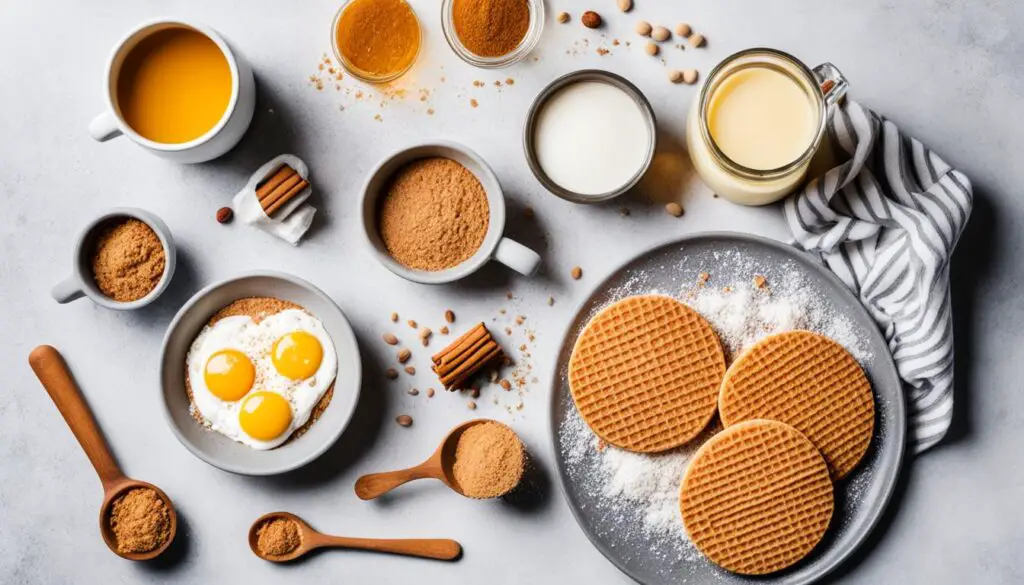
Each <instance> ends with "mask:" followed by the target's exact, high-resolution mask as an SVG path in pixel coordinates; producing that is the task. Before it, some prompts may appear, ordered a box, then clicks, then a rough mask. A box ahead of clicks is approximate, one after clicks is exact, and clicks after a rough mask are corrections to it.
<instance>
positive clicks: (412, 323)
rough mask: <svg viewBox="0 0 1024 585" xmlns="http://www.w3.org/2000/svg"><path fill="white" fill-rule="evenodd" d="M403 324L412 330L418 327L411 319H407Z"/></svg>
mask: <svg viewBox="0 0 1024 585" xmlns="http://www.w3.org/2000/svg"><path fill="white" fill-rule="evenodd" d="M405 324H406V325H408V326H409V327H411V328H413V329H415V328H417V327H419V325H417V324H416V321H413V320H412V319H409V320H408V321H406V322H405Z"/></svg>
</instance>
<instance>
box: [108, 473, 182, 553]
mask: <svg viewBox="0 0 1024 585" xmlns="http://www.w3.org/2000/svg"><path fill="white" fill-rule="evenodd" d="M122 480H123V481H120V482H117V483H116V484H114V485H111V486H109V487H108V486H104V488H103V489H104V493H103V504H102V505H101V506H100V535H102V536H103V542H105V543H107V547H108V548H109V549H110V550H112V551H113V552H114V554H116V555H117V556H119V557H121V558H124V559H128V560H130V561H148V560H150V559H154V558H156V557H158V556H160V555H161V554H163V552H164V551H165V550H167V547H169V546H171V542H172V541H173V540H174V535H175V534H176V533H177V532H178V513H177V512H175V511H174V506H173V505H172V504H171V499H170V498H168V497H167V494H165V493H164V491H163V490H162V489H160V488H158V487H156V486H155V485H153V484H151V483H149V482H145V481H139V480H137V479H131V478H128V477H125V478H122ZM139 488H148V489H151V490H153V491H154V492H156V495H157V496H158V497H159V498H160V499H161V500H162V501H163V503H164V506H165V507H166V508H167V517H168V521H169V523H170V526H168V537H167V540H166V541H164V543H163V544H162V545H160V546H158V547H156V548H155V549H153V550H150V551H146V552H139V553H132V552H126V553H122V552H118V550H117V538H116V537H115V536H114V530H113V528H111V526H110V514H111V513H112V512H113V508H114V502H115V501H116V500H117V498H118V497H120V496H121V495H122V494H126V493H128V492H129V491H130V490H133V489H139Z"/></svg>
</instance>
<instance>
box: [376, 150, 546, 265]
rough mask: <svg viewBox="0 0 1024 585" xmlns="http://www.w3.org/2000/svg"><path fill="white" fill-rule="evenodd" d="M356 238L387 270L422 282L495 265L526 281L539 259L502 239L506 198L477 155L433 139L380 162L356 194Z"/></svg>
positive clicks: (534, 253) (532, 253)
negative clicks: (359, 226) (359, 227)
mask: <svg viewBox="0 0 1024 585" xmlns="http://www.w3.org/2000/svg"><path fill="white" fill-rule="evenodd" d="M361 212H362V217H363V233H364V234H365V236H366V242H367V243H368V244H369V247H370V251H371V253H372V254H373V255H374V257H375V258H377V260H378V261H379V262H380V263H381V264H383V265H384V266H385V267H387V268H388V270H390V271H391V272H394V273H395V274H397V275H399V276H401V277H402V278H405V279H408V280H412V281H414V282H421V283H425V284H440V283H445V282H452V281H455V280H458V279H460V278H463V277H465V276H468V275H470V274H472V273H473V272H475V271H476V270H477V269H479V268H480V267H481V266H483V265H484V264H486V263H487V262H488V261H490V260H492V259H493V260H497V261H498V262H501V263H502V264H504V265H506V266H508V267H509V268H512V269H513V270H515V271H516V272H519V273H521V274H524V275H526V276H532V275H533V274H535V273H536V272H537V269H538V268H540V262H541V259H540V256H539V255H538V254H537V253H536V252H534V251H533V250H531V249H529V248H527V247H526V246H524V245H522V244H520V243H519V242H516V241H514V240H510V239H509V238H506V237H504V236H503V235H502V233H503V232H504V231H505V197H504V195H503V194H502V191H501V185H500V184H499V183H498V178H497V177H496V176H495V175H494V172H493V171H492V170H491V168H490V167H489V166H488V165H487V163H486V162H484V160H483V159H482V158H480V156H479V155H478V154H476V153H475V152H473V151H472V150H470V149H468V148H466V147H465V146H463V145H461V144H458V143H456V142H451V141H446V140H438V141H433V142H430V143H426V144H420V145H416V146H412V147H410V148H405V149H402V150H399V151H398V152H395V153H393V154H391V155H389V156H387V157H386V158H385V159H384V160H383V161H382V162H381V163H380V164H378V165H377V167H376V168H375V169H374V170H373V171H371V172H370V175H369V179H368V180H367V182H366V184H365V185H364V187H363V195H362V210H361Z"/></svg>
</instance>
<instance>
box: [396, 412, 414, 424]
mask: <svg viewBox="0 0 1024 585" xmlns="http://www.w3.org/2000/svg"><path fill="white" fill-rule="evenodd" d="M395 422H396V423H398V424H400V425H402V426H403V427H409V426H412V417H411V416H409V415H408V414H400V415H398V416H396V417H395Z"/></svg>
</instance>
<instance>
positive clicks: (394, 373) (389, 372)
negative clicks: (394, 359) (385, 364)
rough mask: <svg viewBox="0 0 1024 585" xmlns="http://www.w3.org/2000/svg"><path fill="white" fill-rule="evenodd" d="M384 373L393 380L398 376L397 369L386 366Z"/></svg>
mask: <svg viewBox="0 0 1024 585" xmlns="http://www.w3.org/2000/svg"><path fill="white" fill-rule="evenodd" d="M384 375H385V376H387V377H388V379H389V380H394V379H395V378H397V377H398V371H397V370H396V369H395V368H388V369H386V370H384Z"/></svg>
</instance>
